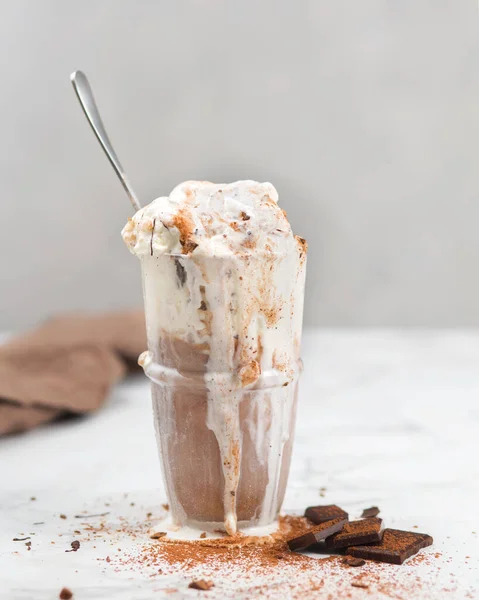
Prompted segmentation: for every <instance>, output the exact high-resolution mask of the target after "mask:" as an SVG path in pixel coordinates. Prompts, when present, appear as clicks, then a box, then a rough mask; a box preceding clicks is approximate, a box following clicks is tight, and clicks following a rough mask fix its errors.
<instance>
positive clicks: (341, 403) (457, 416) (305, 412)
mask: <svg viewBox="0 0 479 600" xmlns="http://www.w3.org/2000/svg"><path fill="white" fill-rule="evenodd" d="M303 356H304V362H305V370H304V378H303V381H302V387H301V395H300V410H299V415H298V425H297V435H296V445H295V451H294V456H293V463H292V469H291V476H290V481H289V486H288V492H287V496H286V501H285V507H286V508H288V509H290V508H291V509H298V510H299V509H302V508H304V506H305V505H307V504H311V503H319V502H320V501H321V502H324V503H329V502H335V503H338V504H340V505H343V506H345V507H346V508H347V509H348V510H350V512H351V514H352V515H353V516H354V515H356V514H358V512H359V511H360V509H361V508H364V507H365V506H370V505H371V504H378V505H379V506H380V507H381V510H382V516H383V517H384V519H385V520H386V522H387V524H388V525H391V526H395V527H399V528H411V527H413V526H417V527H418V530H419V531H424V532H427V533H430V534H432V535H433V536H434V539H435V544H434V546H433V548H432V549H430V550H428V551H429V552H441V553H442V557H441V559H439V560H440V561H442V562H441V564H443V565H444V568H443V569H442V571H441V572H440V574H439V576H438V577H437V590H438V591H437V595H436V596H435V597H436V598H438V599H440V598H442V597H443V595H442V592H441V591H440V590H441V589H442V588H443V587H444V586H448V585H449V584H450V582H453V584H452V583H451V585H450V587H452V588H453V589H454V590H455V591H453V592H451V593H449V594H447V595H444V598H458V599H459V598H474V597H477V596H476V595H479V591H478V590H479V560H478V557H479V508H478V507H479V463H478V461H477V456H478V455H479V452H478V451H479V332H472V331H462V332H461V331H448V332H440V331H384V330H373V331H371V330H370V331H360V330H358V331H350V330H349V331H346V330H344V331H324V330H319V331H318V330H309V331H307V332H306V334H305V338H304V346H303ZM0 482H1V487H0V598H1V600H31V599H35V600H55V599H56V598H58V593H59V590H60V589H61V587H63V586H68V587H69V588H71V589H72V590H73V591H74V592H75V596H74V598H75V600H100V599H103V598H115V600H119V599H125V600H142V599H146V598H151V597H154V598H162V597H169V598H171V597H172V596H171V595H169V596H162V595H161V592H159V591H155V589H156V588H155V581H154V580H151V579H147V578H144V577H141V576H140V575H138V574H136V575H135V573H128V574H127V575H124V574H118V573H115V572H114V571H113V570H108V569H105V568H104V564H105V563H104V562H102V561H98V560H97V558H98V557H101V558H103V559H104V558H105V557H106V556H107V555H108V554H110V553H112V552H115V551H116V547H117V546H119V547H123V548H125V544H130V545H131V544H132V543H134V542H132V541H131V540H129V541H128V540H126V539H122V538H121V534H118V537H117V538H115V539H114V540H113V539H112V540H111V542H109V541H108V540H105V539H103V540H99V541H98V544H97V548H93V547H92V544H91V543H88V542H85V543H83V544H82V547H81V549H80V551H78V552H76V553H73V552H72V553H65V551H64V550H65V549H66V548H68V546H69V544H70V541H71V540H72V539H74V537H73V533H72V531H73V529H74V528H75V527H74V525H75V524H76V522H75V519H74V515H75V514H77V513H79V512H80V511H82V510H89V511H92V512H103V511H105V510H109V511H110V515H109V517H108V519H109V520H110V522H112V523H115V522H116V521H117V518H118V516H119V515H121V516H125V517H128V519H129V520H131V521H135V520H141V519H143V518H144V517H145V515H146V512H148V511H149V510H152V511H155V510H156V511H158V509H157V507H158V506H159V505H160V503H161V502H164V500H165V497H164V493H163V490H162V481H161V477H160V473H159V462H158V459H157V453H156V444H155V440H154V433H153V426H152V420H151V408H150V398H149V389H148V384H147V383H146V381H145V380H144V379H143V378H136V379H131V380H129V381H126V382H125V383H123V384H121V385H120V386H118V387H117V389H116V390H115V391H114V393H113V394H112V396H111V398H110V401H109V403H108V405H107V406H106V408H105V409H104V410H102V411H101V412H100V413H99V414H98V415H96V416H94V417H91V418H88V419H79V420H71V421H66V422H63V423H59V424H55V425H52V426H49V427H45V428H43V429H39V430H37V431H35V432H32V433H29V434H27V435H25V436H18V437H11V438H7V439H2V440H0ZM322 486H324V487H326V492H325V493H324V497H323V498H320V496H319V488H320V487H322ZM125 493H128V497H127V498H125V497H124V494H125ZM32 496H35V497H36V498H37V500H36V501H31V500H30V498H31V497H32ZM131 502H134V503H135V505H134V506H131V505H130V503H131ZM105 503H109V504H110V506H109V507H108V508H105V506H104V505H105ZM61 513H63V514H65V515H66V516H67V519H61V518H60V517H59V515H60V514H61ZM37 522H43V524H42V525H33V523H37ZM31 532H34V533H35V535H32V536H31V537H32V549H31V551H27V548H26V547H25V546H24V544H23V543H22V542H13V541H12V538H14V537H17V536H20V535H21V534H23V533H24V534H26V535H29V534H30V533H31ZM60 534H62V535H61V536H60ZM52 541H55V544H52V543H51V542H52ZM14 552H17V553H18V554H14ZM467 557H469V558H467ZM411 568H412V567H411ZM413 568H415V569H417V572H418V575H421V573H422V574H424V572H425V571H424V570H425V569H426V570H427V568H428V567H427V565H424V564H423V565H418V566H416V567H413ZM130 577H131V579H129V578H130ZM182 585H183V587H182V588H181V589H182V591H181V594H180V595H177V596H175V597H176V598H180V597H198V595H199V592H195V591H193V590H186V589H185V586H184V584H182ZM363 592H364V591H363V590H357V597H358V598H360V597H363V596H361V594H362V593H363ZM208 597H209V598H216V597H217V596H216V595H215V594H212V593H211V592H209V593H208ZM311 597H314V596H311ZM318 597H321V596H318ZM369 597H371V596H369ZM411 598H413V596H411ZM417 598H418V599H419V598H421V596H420V595H419V596H417Z"/></svg>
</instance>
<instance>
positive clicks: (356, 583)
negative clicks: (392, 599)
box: [351, 581, 369, 590]
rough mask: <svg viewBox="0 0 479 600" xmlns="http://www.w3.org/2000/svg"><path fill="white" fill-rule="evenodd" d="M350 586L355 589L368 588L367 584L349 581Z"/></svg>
mask: <svg viewBox="0 0 479 600" xmlns="http://www.w3.org/2000/svg"><path fill="white" fill-rule="evenodd" d="M351 585H352V586H353V587H357V588H363V589H365V590H367V589H368V588H369V584H367V583H363V582H362V581H351Z"/></svg>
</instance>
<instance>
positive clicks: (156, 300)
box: [122, 181, 307, 535]
mask: <svg viewBox="0 0 479 600" xmlns="http://www.w3.org/2000/svg"><path fill="white" fill-rule="evenodd" d="M277 200H278V195H277V192H276V190H275V189H274V187H273V186H272V185H271V184H269V183H256V182H253V181H239V182H236V183H233V184H224V185H217V184H213V183H209V182H197V181H190V182H186V183H183V184H181V185H179V186H178V187H176V188H175V189H174V190H173V191H172V193H171V194H170V196H169V197H164V198H158V199H157V200H155V201H154V202H152V203H151V204H149V205H148V206H146V207H145V208H143V209H141V210H139V211H138V212H137V213H136V215H135V216H134V217H133V218H132V219H129V221H128V223H127V225H126V226H125V228H124V229H123V232H122V234H123V239H124V240H125V243H126V244H127V245H128V247H129V249H130V250H131V252H132V253H133V254H136V255H137V256H138V257H139V258H140V260H141V266H142V274H143V291H144V300H145V311H146V321H147V333H148V351H147V352H145V353H144V354H143V355H142V356H141V357H140V364H141V365H142V366H143V368H144V370H145V373H146V374H147V375H148V377H149V378H150V379H151V381H152V396H153V409H154V418H155V427H156V432H157V439H158V445H159V448H160V456H161V460H162V464H163V475H164V479H165V483H166V489H167V493H168V496H169V502H170V506H171V512H172V516H173V519H174V520H175V522H176V523H178V524H179V525H190V526H193V527H198V528H201V529H214V528H224V529H225V530H226V531H227V533H228V534H230V535H233V534H235V533H236V532H237V531H238V528H240V529H241V528H243V527H247V526H255V525H259V526H261V525H269V524H271V523H273V522H274V521H275V519H276V518H277V516H278V512H279V510H280V507H281V503H282V500H283V497H284V492H285V488H286V482H287V477H288V471H289V463H290V458H291V450H292V442H293V432H294V423H295V413H296V401H297V388H298V378H299V374H300V371H301V360H300V355H299V349H300V341H301V325H302V312H303V295H304V278H305V266H306V251H307V245H306V242H305V240H303V239H302V238H299V237H297V236H294V235H293V233H292V231H291V227H290V225H289V223H288V220H287V218H286V214H285V213H284V211H282V210H281V209H280V208H279V206H278V204H277Z"/></svg>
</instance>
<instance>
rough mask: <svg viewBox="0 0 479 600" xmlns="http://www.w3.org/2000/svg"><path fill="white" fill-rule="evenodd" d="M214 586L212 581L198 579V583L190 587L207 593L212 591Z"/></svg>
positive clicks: (193, 582) (194, 582)
mask: <svg viewBox="0 0 479 600" xmlns="http://www.w3.org/2000/svg"><path fill="white" fill-rule="evenodd" d="M213 586H214V583H213V582H212V581H205V580H204V579H197V580H196V581H192V582H191V583H190V585H189V586H188V587H189V588H192V589H194V590H203V591H204V592H206V591H207V590H211V588H212V587H213Z"/></svg>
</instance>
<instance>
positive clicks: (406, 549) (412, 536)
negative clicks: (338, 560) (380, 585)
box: [346, 529, 433, 565]
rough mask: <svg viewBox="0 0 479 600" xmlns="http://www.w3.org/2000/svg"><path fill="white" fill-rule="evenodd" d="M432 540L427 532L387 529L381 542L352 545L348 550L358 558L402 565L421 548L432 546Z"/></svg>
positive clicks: (348, 552)
mask: <svg viewBox="0 0 479 600" xmlns="http://www.w3.org/2000/svg"><path fill="white" fill-rule="evenodd" d="M432 542H433V540H432V537H431V536H430V535H427V534H426V533H416V532H413V531H401V530H399V529H385V530H384V535H383V539H382V541H381V542H380V543H379V544H374V545H370V546H352V547H350V548H348V549H347V550H346V552H347V554H349V555H350V556H355V557H357V558H366V559H370V560H377V561H379V562H387V563H391V564H393V565H402V563H403V562H404V561H405V560H406V559H407V558H409V557H410V556H412V555H413V554H416V553H417V552H419V550H421V548H425V547H426V546H430V545H431V544H432Z"/></svg>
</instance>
